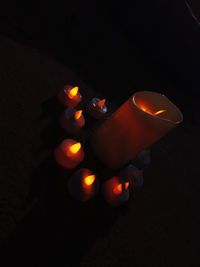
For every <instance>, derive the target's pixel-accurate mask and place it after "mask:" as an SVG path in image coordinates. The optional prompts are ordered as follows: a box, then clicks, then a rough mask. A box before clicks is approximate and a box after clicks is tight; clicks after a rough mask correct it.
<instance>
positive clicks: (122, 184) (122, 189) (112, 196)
mask: <svg viewBox="0 0 200 267" xmlns="http://www.w3.org/2000/svg"><path fill="white" fill-rule="evenodd" d="M103 195H104V198H105V200H106V202H108V203H109V204H110V205H111V206H119V205H121V204H123V203H124V202H126V201H127V200H128V199H129V196H130V192H129V181H128V180H127V181H125V180H123V179H122V178H120V177H118V176H114V177H112V178H111V179H109V180H107V181H106V182H104V184H103Z"/></svg>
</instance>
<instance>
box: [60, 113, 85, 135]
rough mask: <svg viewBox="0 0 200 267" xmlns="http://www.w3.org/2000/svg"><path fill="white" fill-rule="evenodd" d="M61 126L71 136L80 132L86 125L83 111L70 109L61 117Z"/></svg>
mask: <svg viewBox="0 0 200 267" xmlns="http://www.w3.org/2000/svg"><path fill="white" fill-rule="evenodd" d="M60 125H61V126H62V128H63V129H64V130H65V131H66V132H68V133H71V134H75V133H77V132H79V131H80V130H81V129H82V128H83V127H84V125H85V118H84V116H83V111H82V110H75V109H72V108H68V109H66V110H65V112H64V113H63V114H62V115H61V117H60Z"/></svg>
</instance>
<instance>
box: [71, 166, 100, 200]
mask: <svg viewBox="0 0 200 267" xmlns="http://www.w3.org/2000/svg"><path fill="white" fill-rule="evenodd" d="M68 189H69V193H70V194H71V195H72V196H73V197H75V198H76V199H78V200H80V201H88V200H89V199H91V198H93V197H94V196H95V195H96V194H97V193H98V190H99V181H98V179H97V177H96V175H95V174H94V173H93V172H92V171H91V170H89V169H86V168H82V169H80V170H78V171H77V172H75V173H74V174H73V175H72V176H71V177H70V179H69V181H68Z"/></svg>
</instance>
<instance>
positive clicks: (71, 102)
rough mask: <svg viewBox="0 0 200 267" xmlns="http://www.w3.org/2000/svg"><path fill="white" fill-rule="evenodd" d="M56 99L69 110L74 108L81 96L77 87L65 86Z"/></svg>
mask: <svg viewBox="0 0 200 267" xmlns="http://www.w3.org/2000/svg"><path fill="white" fill-rule="evenodd" d="M58 98H59V100H60V102H61V103H62V104H63V105H64V106H66V107H69V108H74V107H76V106H77V105H78V104H79V103H80V102H81V100H82V96H81V94H80V93H79V87H78V86H74V87H73V86H71V85H67V86H66V87H64V89H63V90H62V91H61V92H60V93H59V95H58Z"/></svg>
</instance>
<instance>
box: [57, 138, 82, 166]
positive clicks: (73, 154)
mask: <svg viewBox="0 0 200 267" xmlns="http://www.w3.org/2000/svg"><path fill="white" fill-rule="evenodd" d="M54 156H55V160H56V161H57V163H58V164H59V165H60V166H62V167H63V168H65V169H74V168H75V167H76V166H77V165H79V164H80V163H81V162H82V161H83V159H84V151H83V148H82V146H81V143H79V142H77V141H75V140H72V139H65V140H63V141H62V142H61V144H60V145H59V146H58V147H57V148H56V150H55V152H54Z"/></svg>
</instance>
